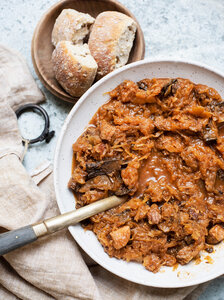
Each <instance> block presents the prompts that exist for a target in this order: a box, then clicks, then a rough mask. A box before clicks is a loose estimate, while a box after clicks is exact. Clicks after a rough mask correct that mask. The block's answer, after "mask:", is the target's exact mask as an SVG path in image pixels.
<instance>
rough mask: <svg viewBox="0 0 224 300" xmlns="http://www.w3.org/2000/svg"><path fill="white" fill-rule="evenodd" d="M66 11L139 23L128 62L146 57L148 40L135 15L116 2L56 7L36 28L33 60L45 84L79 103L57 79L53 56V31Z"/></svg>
mask: <svg viewBox="0 0 224 300" xmlns="http://www.w3.org/2000/svg"><path fill="white" fill-rule="evenodd" d="M65 8H73V9H75V10H77V11H80V12H83V13H88V14H90V15H91V16H93V17H94V18H96V16H97V15H98V14H99V13H101V12H103V11H107V10H113V11H119V12H121V13H124V14H126V15H128V16H130V17H131V18H132V19H134V20H135V22H136V23H137V32H136V37H135V40H134V44H133V47H132V50H131V53H130V56H129V60H128V63H131V62H135V61H138V60H141V59H143V58H144V55H145V41H144V36H143V33H142V30H141V27H140V25H139V23H138V21H137V20H136V18H135V17H134V15H133V14H132V13H131V12H130V11H129V10H128V9H127V8H126V7H124V6H123V5H122V4H120V3H119V2H118V1H115V0H63V1H60V2H59V3H57V4H55V5H53V6H52V7H51V8H50V9H49V10H48V11H47V12H46V13H45V14H44V15H43V17H42V18H41V19H40V21H39V23H38V24H37V26H36V29H35V31H34V34H33V39H32V47H31V54H32V61H33V66H34V69H35V71H36V73H37V75H38V77H39V79H40V81H41V82H42V83H43V85H44V86H45V87H46V88H47V89H48V90H49V91H50V92H51V93H52V94H54V95H55V96H57V97H58V98H60V99H62V100H65V101H68V102H72V103H74V102H76V101H77V100H78V98H74V97H72V96H71V95H69V94H68V93H67V92H66V91H65V90H64V89H63V88H62V87H61V86H60V84H59V83H58V82H57V80H56V79H55V77H54V72H53V66H52V61H51V55H52V52H53V50H54V46H53V45H52V43H51V32H52V30H53V26H54V23H55V20H56V18H57V17H58V15H59V14H60V13H61V11H62V10H63V9H65Z"/></svg>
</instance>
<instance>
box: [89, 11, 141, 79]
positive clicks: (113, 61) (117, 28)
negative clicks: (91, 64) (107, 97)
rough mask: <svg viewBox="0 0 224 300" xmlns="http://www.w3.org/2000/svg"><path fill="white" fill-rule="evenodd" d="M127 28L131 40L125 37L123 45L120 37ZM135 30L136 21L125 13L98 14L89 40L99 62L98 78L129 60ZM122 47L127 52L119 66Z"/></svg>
mask: <svg viewBox="0 0 224 300" xmlns="http://www.w3.org/2000/svg"><path fill="white" fill-rule="evenodd" d="M127 30H130V33H131V34H130V35H126V36H127V38H128V39H129V41H127V40H126V41H125V40H124V39H123V40H122V45H121V41H120V38H121V37H122V35H124V33H125V31H127ZM135 31H136V23H135V22H134V20H133V19H131V18H130V17H128V16H126V15H125V14H122V13H119V12H116V11H106V12H103V13H101V14H99V15H98V16H97V18H96V20H95V23H94V25H93V27H92V30H91V33H90V37H89V42H88V45H89V49H90V52H91V54H92V56H93V57H94V59H95V60H96V62H97V64H98V71H97V79H99V78H101V77H103V76H104V75H106V74H108V73H110V72H111V71H113V70H114V69H115V68H116V67H119V66H122V65H124V64H125V63H126V62H127V60H128V57H129V53H130V50H131V47H132V44H133V40H134V35H135ZM130 39H131V41H130ZM128 44H129V45H130V46H128ZM125 47H126V49H125ZM121 48H123V50H124V52H125V53H123V54H122V55H123V58H122V63H120V64H119V66H118V64H117V60H119V58H120V53H119V49H121ZM124 56H125V57H124Z"/></svg>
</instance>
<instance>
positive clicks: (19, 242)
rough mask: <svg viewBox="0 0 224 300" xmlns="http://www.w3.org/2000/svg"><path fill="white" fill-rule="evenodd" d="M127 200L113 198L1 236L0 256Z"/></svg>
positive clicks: (124, 198)
mask: <svg viewBox="0 0 224 300" xmlns="http://www.w3.org/2000/svg"><path fill="white" fill-rule="evenodd" d="M125 200H126V197H116V196H111V197H108V198H105V199H102V200H99V201H96V202H94V203H91V204H89V205H86V206H83V207H81V208H79V209H76V210H73V211H70V212H67V213H65V214H62V215H59V216H56V217H53V218H50V219H47V220H44V221H42V222H39V223H36V224H33V225H29V226H25V227H22V228H20V229H17V230H12V231H8V232H6V233H3V234H0V255H3V254H6V253H8V252H10V251H12V250H15V249H17V248H20V247H22V246H25V245H27V244H29V243H32V242H34V241H35V240H37V239H38V238H39V237H41V236H44V235H48V234H51V233H53V232H55V231H58V230H61V229H63V228H65V227H67V226H70V225H75V224H77V223H78V222H80V221H82V220H84V219H87V218H89V217H91V216H93V215H95V214H98V213H100V212H103V211H105V210H108V209H110V208H113V207H115V206H118V205H120V204H122V203H123V202H125Z"/></svg>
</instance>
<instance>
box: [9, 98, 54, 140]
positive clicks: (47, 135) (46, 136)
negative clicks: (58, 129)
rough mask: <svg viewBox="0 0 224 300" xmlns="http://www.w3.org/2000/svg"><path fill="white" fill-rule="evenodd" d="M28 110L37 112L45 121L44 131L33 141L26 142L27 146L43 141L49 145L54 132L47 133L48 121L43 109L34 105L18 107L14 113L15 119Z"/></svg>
mask: <svg viewBox="0 0 224 300" xmlns="http://www.w3.org/2000/svg"><path fill="white" fill-rule="evenodd" d="M29 110H32V111H35V110H38V111H39V112H40V113H41V114H42V116H43V118H44V121H45V125H44V130H43V132H42V133H41V135H40V136H38V137H37V138H35V139H31V140H28V141H29V144H35V143H37V142H42V141H43V140H45V141H46V143H49V142H50V140H51V139H52V137H53V136H54V134H55V131H50V132H49V127H50V119H49V116H48V114H47V112H46V110H45V109H44V108H43V107H41V106H39V105H36V104H26V105H23V106H21V107H19V108H18V109H17V110H16V112H15V113H16V116H17V118H19V117H20V116H21V114H22V113H24V112H26V111H29ZM23 140H27V139H24V138H23Z"/></svg>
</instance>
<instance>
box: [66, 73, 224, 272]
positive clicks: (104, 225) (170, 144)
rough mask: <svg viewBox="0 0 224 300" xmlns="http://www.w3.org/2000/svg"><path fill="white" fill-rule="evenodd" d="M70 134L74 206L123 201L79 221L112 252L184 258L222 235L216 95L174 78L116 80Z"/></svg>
mask: <svg viewBox="0 0 224 300" xmlns="http://www.w3.org/2000/svg"><path fill="white" fill-rule="evenodd" d="M109 95H110V100H109V101H108V102H107V103H105V104H104V105H102V106H101V107H100V108H99V109H98V111H97V113H96V114H95V115H94V117H93V119H92V120H91V122H90V124H89V126H88V128H87V129H86V131H85V132H84V133H83V134H82V135H81V136H80V137H79V138H78V140H77V141H76V142H75V143H74V144H73V152H74V165H73V170H72V177H71V179H70V181H69V183H68V186H69V188H71V189H72V190H73V191H74V192H75V194H76V197H77V202H76V207H77V208H79V207H81V206H84V205H86V204H89V203H92V202H94V201H97V200H99V199H102V198H105V197H108V196H110V195H117V196H122V195H127V196H128V199H127V201H126V202H125V203H124V204H122V205H120V206H118V207H116V208H113V209H110V210H108V211H106V212H103V213H100V214H98V215H95V216H93V217H91V218H90V219H88V220H87V221H85V222H83V226H84V228H86V229H88V230H92V231H93V232H94V233H95V234H96V235H97V238H98V240H99V241H100V243H101V244H102V245H103V247H104V250H105V251H106V252H107V253H108V255H109V256H111V257H116V258H118V259H124V260H126V261H137V262H139V263H142V264H143V265H144V266H145V268H146V269H148V270H149V271H152V272H158V270H159V269H160V267H161V266H164V265H165V266H175V264H177V263H180V264H182V265H184V264H187V263H189V262H190V261H191V260H192V259H193V258H196V259H197V258H198V257H199V255H200V251H201V250H203V249H209V252H212V251H213V248H212V245H214V244H217V243H219V242H221V241H222V240H223V239H224V101H223V100H222V98H221V97H220V95H219V94H218V93H217V91H216V90H214V89H213V88H210V87H207V86H205V85H201V84H194V83H192V82H191V81H189V80H188V79H182V78H175V79H171V78H153V79H144V80H141V81H140V82H137V83H135V82H132V81H124V82H123V83H121V84H120V85H119V86H117V87H116V88H115V89H114V90H112V91H111V92H109Z"/></svg>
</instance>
